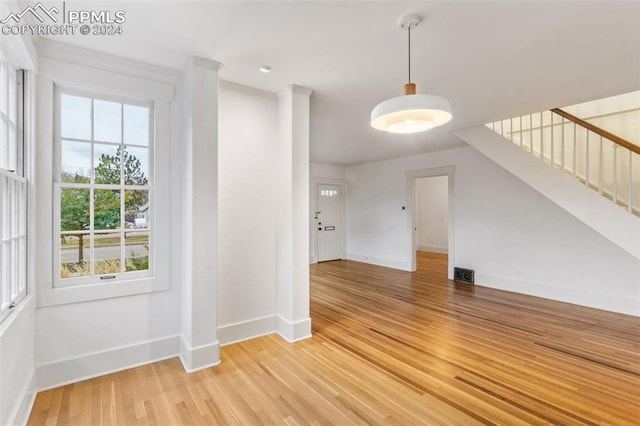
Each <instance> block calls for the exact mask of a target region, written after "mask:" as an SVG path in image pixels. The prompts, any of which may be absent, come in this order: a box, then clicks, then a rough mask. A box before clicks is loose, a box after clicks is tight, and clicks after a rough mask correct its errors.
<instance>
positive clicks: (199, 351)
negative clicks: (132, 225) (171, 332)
mask: <svg viewBox="0 0 640 426" xmlns="http://www.w3.org/2000/svg"><path fill="white" fill-rule="evenodd" d="M220 68H221V64H220V63H218V62H215V61H211V60H207V59H202V58H194V57H191V58H189V59H188V60H187V63H186V64H185V67H184V69H183V71H182V76H183V86H182V90H183V93H182V95H183V96H182V126H183V143H184V164H183V177H184V188H183V194H182V202H183V206H182V208H183V210H182V219H183V223H182V229H183V241H182V265H183V268H184V270H183V274H182V330H181V339H180V359H181V361H182V364H183V366H184V368H185V370H186V371H188V372H193V371H197V370H201V369H203V368H207V367H211V366H214V365H217V364H219V363H220V343H219V342H218V336H217V318H216V314H217V309H216V307H217V284H218V282H217V273H218V267H217V258H218V256H217V247H218V71H219V70H220ZM173 243H174V244H179V242H178V241H174V242H173Z"/></svg>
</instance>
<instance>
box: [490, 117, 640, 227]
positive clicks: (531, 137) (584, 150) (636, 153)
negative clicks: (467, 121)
mask: <svg viewBox="0 0 640 426" xmlns="http://www.w3.org/2000/svg"><path fill="white" fill-rule="evenodd" d="M486 126H487V127H489V128H490V129H492V130H493V131H495V132H496V133H499V134H500V135H502V136H503V137H505V138H506V139H508V140H510V141H511V142H512V143H514V144H515V145H517V146H519V147H520V148H522V149H523V150H524V151H526V152H528V153H529V154H531V155H532V156H533V157H535V158H538V159H540V160H541V161H543V162H544V163H546V164H548V165H549V166H551V167H554V168H555V169H557V170H559V171H561V172H563V173H565V174H567V175H569V176H571V177H573V178H574V179H576V180H577V181H579V182H580V183H582V184H584V185H585V186H586V187H587V188H590V189H592V190H594V191H597V192H598V193H599V194H601V195H603V196H604V197H606V198H608V199H609V200H610V201H612V202H613V203H614V204H616V205H618V206H620V207H622V208H624V209H625V210H627V211H628V212H629V213H632V214H635V215H637V216H639V217H640V146H638V145H635V144H633V143H631V142H629V141H627V140H625V139H623V138H621V137H619V136H617V135H614V134H612V133H610V132H608V131H606V130H604V129H601V128H599V127H597V126H594V125H593V124H591V123H589V122H587V121H585V120H582V119H580V118H578V117H576V116H574V115H572V114H570V113H568V112H566V111H564V110H562V109H558V108H555V109H552V110H550V111H544V112H539V113H535V114H528V115H525V116H519V117H515V118H510V119H507V120H502V121H496V122H494V123H489V124H487V125H486Z"/></svg>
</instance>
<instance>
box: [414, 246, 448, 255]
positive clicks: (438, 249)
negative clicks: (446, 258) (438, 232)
mask: <svg viewBox="0 0 640 426" xmlns="http://www.w3.org/2000/svg"><path fill="white" fill-rule="evenodd" d="M416 250H418V251H428V252H431V253H443V254H448V253H449V248H448V247H436V246H423V245H417V246H416Z"/></svg>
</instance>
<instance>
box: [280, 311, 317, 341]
mask: <svg viewBox="0 0 640 426" xmlns="http://www.w3.org/2000/svg"><path fill="white" fill-rule="evenodd" d="M278 334H279V335H280V336H281V337H282V338H283V339H285V340H286V341H287V342H290V343H295V342H298V341H300V340H304V339H308V338H310V337H311V318H306V319H303V320H300V321H296V322H291V321H288V320H286V319H284V318H282V317H281V316H278Z"/></svg>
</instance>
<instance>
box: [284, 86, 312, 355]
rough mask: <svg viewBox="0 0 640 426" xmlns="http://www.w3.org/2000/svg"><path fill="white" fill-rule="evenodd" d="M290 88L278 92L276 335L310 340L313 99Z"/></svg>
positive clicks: (300, 89)
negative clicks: (310, 194) (310, 170)
mask: <svg viewBox="0 0 640 426" xmlns="http://www.w3.org/2000/svg"><path fill="white" fill-rule="evenodd" d="M310 96H311V90H310V89H307V88H305V87H302V86H297V85H289V86H287V87H285V88H284V89H282V90H281V91H279V92H278V145H277V155H276V168H277V199H278V206H279V207H280V209H279V212H278V215H277V224H276V235H277V238H276V251H277V253H276V258H277V269H276V281H277V293H278V294H277V313H278V333H279V334H280V335H281V336H282V337H284V338H285V339H286V340H288V341H290V342H295V341H298V340H302V339H306V338H309V337H311V318H310V317H309V99H310Z"/></svg>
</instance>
